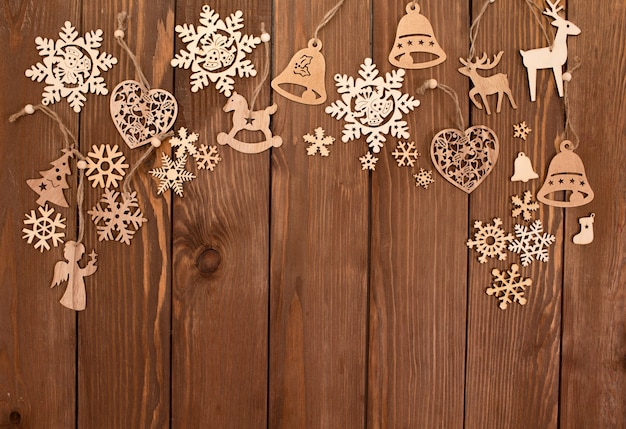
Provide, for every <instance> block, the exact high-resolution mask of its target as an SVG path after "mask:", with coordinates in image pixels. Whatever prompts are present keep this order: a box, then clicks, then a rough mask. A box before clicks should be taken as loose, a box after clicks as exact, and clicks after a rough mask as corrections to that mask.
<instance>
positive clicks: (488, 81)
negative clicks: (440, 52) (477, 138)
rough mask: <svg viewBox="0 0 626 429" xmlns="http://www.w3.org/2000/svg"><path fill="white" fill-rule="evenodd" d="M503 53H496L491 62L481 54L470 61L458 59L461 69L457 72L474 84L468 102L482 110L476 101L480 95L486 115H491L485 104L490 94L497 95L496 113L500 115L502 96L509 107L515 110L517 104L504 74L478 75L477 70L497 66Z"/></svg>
mask: <svg viewBox="0 0 626 429" xmlns="http://www.w3.org/2000/svg"><path fill="white" fill-rule="evenodd" d="M503 53H504V51H500V52H498V53H497V54H496V55H495V56H494V57H493V61H488V60H487V54H486V53H485V54H483V56H482V57H480V58H478V57H476V59H475V60H474V61H472V60H471V59H469V60H464V59H463V58H459V61H460V62H461V64H463V67H459V69H458V70H459V72H460V73H461V74H462V75H464V76H467V77H469V78H470V79H471V80H472V83H473V84H474V88H472V89H471V90H470V92H469V97H470V100H472V103H474V105H475V106H476V107H477V108H479V109H482V108H483V106H482V105H481V104H480V103H479V102H478V101H477V100H476V98H475V96H476V94H479V95H480V98H481V99H482V100H483V105H484V106H485V110H486V111H487V114H488V115H491V109H490V108H489V103H488V102H487V96H488V95H492V94H498V104H497V106H496V113H500V110H502V99H503V98H504V95H505V94H506V96H507V97H508V99H509V102H510V103H511V107H513V108H514V109H517V104H515V100H513V94H511V88H510V87H509V79H508V77H507V75H505V74H504V73H497V74H494V75H491V76H487V77H483V76H481V75H479V74H478V70H491V69H492V68H494V67H495V66H497V65H498V63H499V62H500V60H501V59H502V54H503Z"/></svg>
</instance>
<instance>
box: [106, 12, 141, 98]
mask: <svg viewBox="0 0 626 429" xmlns="http://www.w3.org/2000/svg"><path fill="white" fill-rule="evenodd" d="M127 26H128V13H127V12H126V11H122V12H120V13H118V14H117V29H116V30H115V32H114V33H113V36H115V40H117V44H118V45H120V46H121V47H122V49H124V51H126V53H127V54H128V56H129V57H130V60H131V61H132V62H133V65H134V66H135V71H136V72H137V77H138V78H139V83H140V84H141V85H142V86H143V87H144V89H145V90H150V83H149V82H148V79H146V75H144V74H143V71H142V70H141V65H139V61H138V60H137V57H136V56H135V54H134V53H133V51H131V50H130V48H129V47H128V45H127V44H126V42H125V41H124V31H125V30H126V27H127Z"/></svg>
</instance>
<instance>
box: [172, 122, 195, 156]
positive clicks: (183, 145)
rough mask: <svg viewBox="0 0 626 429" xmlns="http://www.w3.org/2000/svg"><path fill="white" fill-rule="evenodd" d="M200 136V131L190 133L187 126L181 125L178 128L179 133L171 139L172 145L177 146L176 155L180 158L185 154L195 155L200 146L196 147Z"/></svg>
mask: <svg viewBox="0 0 626 429" xmlns="http://www.w3.org/2000/svg"><path fill="white" fill-rule="evenodd" d="M198 137H199V135H198V133H191V134H189V133H188V132H187V128H182V127H181V128H180V129H179V130H178V135H177V136H175V137H172V138H171V139H170V144H171V145H172V147H175V148H176V157H177V158H180V157H181V156H183V155H185V154H189V156H195V155H196V153H197V152H198V148H197V147H196V142H197V141H198Z"/></svg>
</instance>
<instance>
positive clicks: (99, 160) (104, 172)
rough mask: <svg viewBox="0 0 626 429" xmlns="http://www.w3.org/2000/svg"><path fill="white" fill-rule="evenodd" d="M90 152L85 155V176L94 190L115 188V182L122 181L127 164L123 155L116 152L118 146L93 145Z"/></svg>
mask: <svg viewBox="0 0 626 429" xmlns="http://www.w3.org/2000/svg"><path fill="white" fill-rule="evenodd" d="M91 148H92V151H91V152H89V153H88V154H87V159H86V161H87V169H86V170H85V175H87V178H88V179H89V180H90V181H91V182H92V183H91V186H92V187H93V188H95V187H96V186H100V187H101V188H117V181H118V180H122V178H123V177H124V175H125V174H126V169H127V168H128V164H126V163H125V162H124V161H125V160H126V157H125V156H124V153H123V152H121V151H119V150H118V146H117V145H115V146H113V148H111V146H109V145H108V144H107V145H103V144H101V145H100V146H96V145H93V146H92V147H91Z"/></svg>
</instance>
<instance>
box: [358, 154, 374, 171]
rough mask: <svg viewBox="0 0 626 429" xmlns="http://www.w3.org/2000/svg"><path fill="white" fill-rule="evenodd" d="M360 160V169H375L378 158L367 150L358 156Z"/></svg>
mask: <svg viewBox="0 0 626 429" xmlns="http://www.w3.org/2000/svg"><path fill="white" fill-rule="evenodd" d="M359 161H361V170H371V171H374V170H376V163H377V162H378V158H376V157H375V156H373V155H372V154H371V153H370V152H367V153H366V154H365V155H363V156H362V157H360V158H359Z"/></svg>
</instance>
